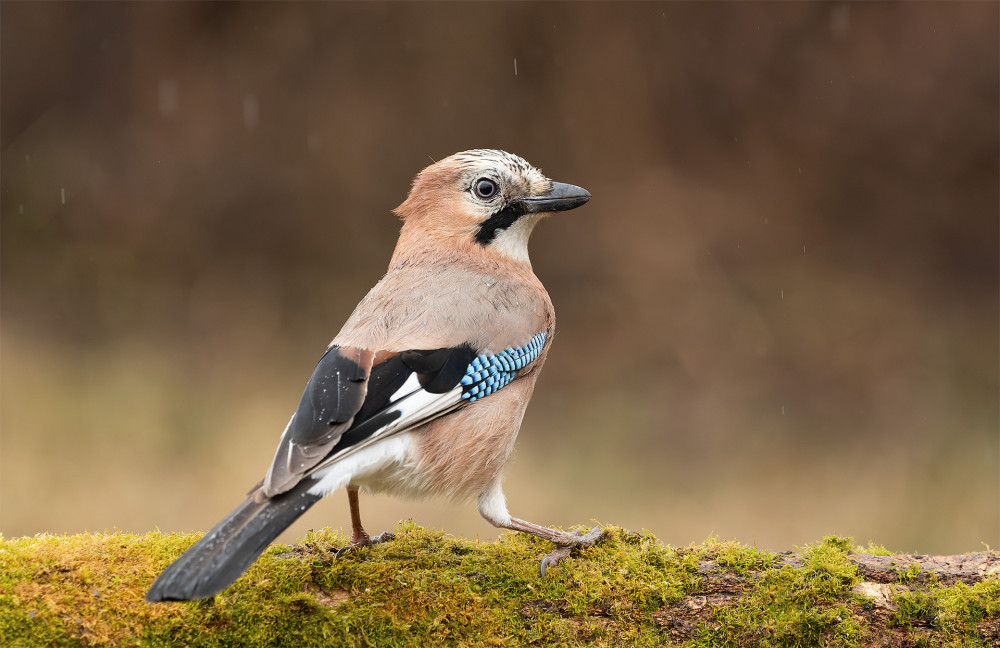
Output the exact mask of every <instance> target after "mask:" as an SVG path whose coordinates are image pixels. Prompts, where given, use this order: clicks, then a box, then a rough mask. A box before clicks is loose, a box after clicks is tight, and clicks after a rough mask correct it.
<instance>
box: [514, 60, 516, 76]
mask: <svg viewBox="0 0 1000 648" xmlns="http://www.w3.org/2000/svg"><path fill="white" fill-rule="evenodd" d="M514 76H517V57H516V56H515V57H514Z"/></svg>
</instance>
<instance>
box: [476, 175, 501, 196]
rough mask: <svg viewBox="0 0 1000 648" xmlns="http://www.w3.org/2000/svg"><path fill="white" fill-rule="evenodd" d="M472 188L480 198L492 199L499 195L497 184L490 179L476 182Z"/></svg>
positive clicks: (481, 179)
mask: <svg viewBox="0 0 1000 648" xmlns="http://www.w3.org/2000/svg"><path fill="white" fill-rule="evenodd" d="M472 188H473V190H474V191H475V192H476V195H477V196H479V197H480V198H492V197H493V196H494V195H496V193H497V184H496V183H495V182H493V181H492V180H489V179H488V178H480V179H479V180H476V184H474V185H473V186H472Z"/></svg>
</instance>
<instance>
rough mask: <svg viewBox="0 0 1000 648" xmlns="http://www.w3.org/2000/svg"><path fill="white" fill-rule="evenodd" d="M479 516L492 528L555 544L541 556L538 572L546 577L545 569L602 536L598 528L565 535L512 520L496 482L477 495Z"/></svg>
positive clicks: (557, 531)
mask: <svg viewBox="0 0 1000 648" xmlns="http://www.w3.org/2000/svg"><path fill="white" fill-rule="evenodd" d="M479 514H480V515H482V516H483V517H484V518H486V520H487V521H488V522H489V523H490V524H492V525H493V526H495V527H499V528H501V529H510V530H511V531H520V532H522V533H530V534H531V535H533V536H537V537H539V538H542V539H544V540H548V541H550V542H552V543H553V544H555V546H556V548H555V549H553V550H552V551H550V552H549V553H547V554H546V555H545V556H543V557H542V563H541V566H540V567H541V571H542V576H545V569H546V568H548V567H551V566H552V565H556V564H559V563H560V562H561V561H562V560H563V559H564V558H567V557H569V555H570V552H572V551H573V550H574V549H576V548H586V547H589V546H591V545H593V544H594V543H596V542H597V541H598V540H600V539H601V537H602V536H603V535H604V531H602V530H601V528H600V527H594V528H593V529H591V530H590V531H589V532H587V533H582V532H580V531H574V532H573V533H567V532H566V531H559V530H557V529H550V528H549V527H544V526H541V525H539V524H534V523H532V522H528V521H527V520H521V519H519V518H516V517H511V515H510V514H509V513H508V512H507V502H506V498H504V495H503V491H502V490H501V489H500V482H499V481H498V482H496V483H495V484H494V485H493V486H492V487H491V488H490V489H489V490H487V491H486V492H485V493H483V494H482V495H480V496H479Z"/></svg>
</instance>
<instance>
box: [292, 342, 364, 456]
mask: <svg viewBox="0 0 1000 648" xmlns="http://www.w3.org/2000/svg"><path fill="white" fill-rule="evenodd" d="M365 353H367V352H365V351H364V350H362V349H353V348H350V347H344V348H341V347H330V349H329V350H327V352H326V353H324V354H323V357H322V358H320V360H319V362H318V363H316V370H315V371H313V375H312V377H311V378H310V379H309V382H308V383H307V384H306V388H305V391H304V392H303V393H302V399H301V400H300V401H299V408H298V409H297V410H296V411H295V423H294V424H293V425H292V428H291V429H290V430H289V433H290V438H291V440H292V441H294V442H295V443H298V444H305V443H311V442H314V441H315V440H317V439H320V438H322V437H323V436H324V435H325V434H327V433H328V432H329V429H330V428H331V427H333V426H336V425H341V424H343V423H347V422H349V421H350V420H351V419H352V418H354V416H355V414H357V413H358V410H360V409H361V406H362V404H363V403H364V401H365V392H366V390H365V386H364V382H365V379H366V378H368V372H367V368H366V367H365V366H364V364H365V363H364V359H363V356H364V354H365Z"/></svg>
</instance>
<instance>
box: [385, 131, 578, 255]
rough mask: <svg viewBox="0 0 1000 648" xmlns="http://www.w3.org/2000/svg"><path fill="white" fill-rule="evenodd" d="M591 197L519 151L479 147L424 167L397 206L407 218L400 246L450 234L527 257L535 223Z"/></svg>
mask: <svg viewBox="0 0 1000 648" xmlns="http://www.w3.org/2000/svg"><path fill="white" fill-rule="evenodd" d="M588 200H590V192H588V191H587V190H586V189H583V188H582V187H577V186H575V185H571V184H565V183H562V182H553V181H552V180H549V179H548V178H546V177H545V176H544V175H542V172H541V171H539V170H538V169H536V168H535V167H533V166H531V165H530V164H528V163H527V162H525V161H524V160H523V159H521V158H520V157H518V156H516V155H512V154H510V153H506V152H504V151H495V150H489V149H476V150H472V151H463V152H461V153H456V154H455V155H452V156H450V157H447V158H445V159H443V160H441V161H439V162H435V163H434V164H432V165H430V166H429V167H427V168H426V169H424V170H423V171H421V172H420V173H419V174H418V175H417V177H416V179H415V180H414V181H413V187H412V188H411V189H410V193H409V195H408V196H407V198H406V200H405V201H404V202H403V204H401V205H400V206H399V207H397V208H396V209H395V212H396V214H397V215H399V216H400V218H402V219H403V221H404V222H403V231H402V233H401V236H400V245H401V246H402V245H404V244H405V245H408V246H419V245H420V243H421V241H423V242H433V241H443V240H447V241H448V242H449V243H450V244H452V245H455V246H457V247H458V248H459V249H468V250H480V251H489V252H494V253H498V254H501V255H504V256H506V257H509V258H511V259H513V260H516V261H522V262H524V263H527V262H528V237H529V236H530V235H531V230H532V229H533V228H534V226H535V224H536V223H537V222H538V221H539V220H540V219H541V218H542V217H544V216H546V215H548V214H551V213H552V212H557V211H565V210H567V209H574V208H576V207H579V206H580V205H582V204H584V203H585V202H587V201H588ZM397 250H398V248H397Z"/></svg>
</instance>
